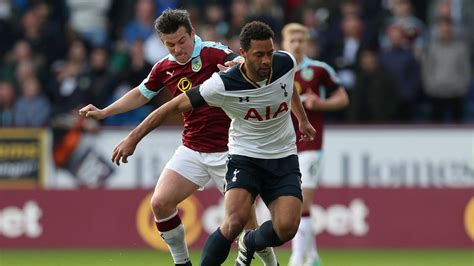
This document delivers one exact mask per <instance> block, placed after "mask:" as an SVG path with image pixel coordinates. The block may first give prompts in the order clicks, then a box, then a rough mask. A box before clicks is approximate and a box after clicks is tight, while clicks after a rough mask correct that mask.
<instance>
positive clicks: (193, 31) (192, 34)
mask: <svg viewBox="0 0 474 266" xmlns="http://www.w3.org/2000/svg"><path fill="white" fill-rule="evenodd" d="M194 35H196V31H195V30H194V27H192V28H191V38H192V39H194Z"/></svg>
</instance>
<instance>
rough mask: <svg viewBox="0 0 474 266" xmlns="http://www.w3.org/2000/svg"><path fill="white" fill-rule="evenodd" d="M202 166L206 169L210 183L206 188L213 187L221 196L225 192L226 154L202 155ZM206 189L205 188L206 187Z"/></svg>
mask: <svg viewBox="0 0 474 266" xmlns="http://www.w3.org/2000/svg"><path fill="white" fill-rule="evenodd" d="M201 156H202V159H203V164H204V165H205V167H206V169H207V173H208V174H209V177H210V181H209V183H208V186H215V187H216V188H217V189H218V190H219V191H220V192H221V193H222V194H224V190H225V175H226V172H227V157H228V156H229V155H228V153H227V152H214V153H202V154H201ZM206 187H207V186H206Z"/></svg>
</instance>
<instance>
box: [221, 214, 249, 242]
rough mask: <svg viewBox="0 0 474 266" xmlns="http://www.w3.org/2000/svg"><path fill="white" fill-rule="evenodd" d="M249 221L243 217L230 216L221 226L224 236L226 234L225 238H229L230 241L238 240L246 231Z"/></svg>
mask: <svg viewBox="0 0 474 266" xmlns="http://www.w3.org/2000/svg"><path fill="white" fill-rule="evenodd" d="M247 220H248V219H246V218H245V217H243V216H242V215H238V214H233V215H230V216H229V217H227V218H226V219H225V220H224V223H223V224H222V226H221V231H222V234H224V236H226V237H228V238H229V239H234V238H236V237H237V236H238V235H239V234H240V232H242V230H243V229H244V226H245V224H246V223H247Z"/></svg>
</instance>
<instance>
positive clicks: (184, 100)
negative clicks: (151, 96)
mask: <svg viewBox="0 0 474 266" xmlns="http://www.w3.org/2000/svg"><path fill="white" fill-rule="evenodd" d="M191 109H192V106H191V103H190V101H189V98H188V97H187V96H186V95H185V94H184V93H183V94H181V95H180V96H178V97H176V98H174V99H173V100H171V101H169V102H167V103H166V104H164V105H162V106H161V107H160V108H158V109H156V110H155V111H153V112H152V113H151V114H149V115H148V116H147V117H146V118H145V120H143V121H142V122H141V123H140V124H139V125H138V126H137V127H136V128H135V129H134V130H133V131H132V132H130V134H129V137H130V138H131V139H133V140H134V141H135V142H136V143H138V142H140V140H141V139H142V138H143V137H145V136H146V135H148V133H150V132H151V131H152V130H154V129H155V128H158V127H160V126H161V125H162V124H163V122H164V121H165V120H166V118H168V117H169V116H171V115H174V114H178V113H181V112H186V111H189V110H191Z"/></svg>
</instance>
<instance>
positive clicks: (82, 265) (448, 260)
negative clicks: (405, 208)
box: [0, 249, 474, 266]
mask: <svg viewBox="0 0 474 266" xmlns="http://www.w3.org/2000/svg"><path fill="white" fill-rule="evenodd" d="M320 254H321V257H322V259H323V265H324V266H474V251H473V250H340V249H339V250H326V249H325V250H322V251H321V252H320ZM277 256H278V258H279V260H280V263H281V266H286V265H287V262H288V258H289V256H290V252H289V250H286V249H277ZM199 257H200V251H192V260H193V263H194V265H198V262H199ZM235 257H236V252H235V250H233V251H232V253H231V254H230V255H229V257H228V259H227V261H226V263H224V264H223V265H225V266H231V265H234V263H233V259H234V258H235ZM0 265H1V266H140V265H144V266H168V265H173V263H172V260H171V256H170V255H169V254H168V253H165V252H158V251H153V250H5V249H3V250H0ZM253 265H256V266H257V265H262V264H261V263H260V261H259V260H258V259H256V260H254V263H253Z"/></svg>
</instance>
